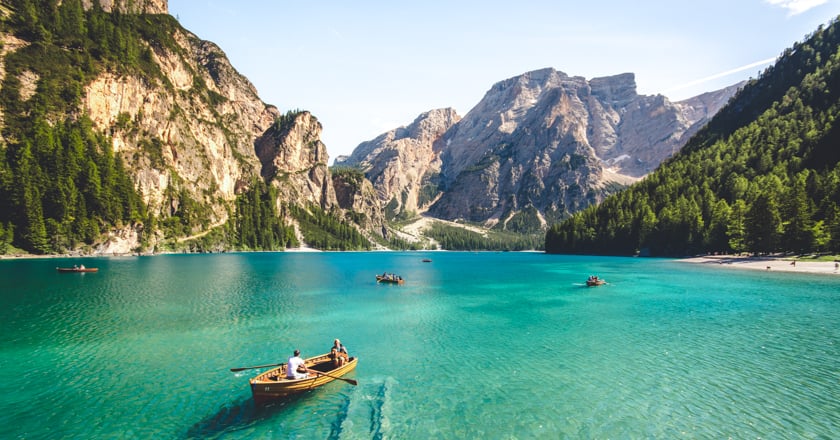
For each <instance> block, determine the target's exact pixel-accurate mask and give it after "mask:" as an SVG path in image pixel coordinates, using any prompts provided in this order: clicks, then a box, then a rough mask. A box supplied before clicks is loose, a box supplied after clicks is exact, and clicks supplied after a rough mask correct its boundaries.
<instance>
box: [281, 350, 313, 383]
mask: <svg viewBox="0 0 840 440" xmlns="http://www.w3.org/2000/svg"><path fill="white" fill-rule="evenodd" d="M307 377H309V370H308V369H307V368H306V364H305V362H304V361H303V359H301V357H300V350H295V355H294V356H292V357H290V358H289V362H288V363H286V379H305V378H307Z"/></svg>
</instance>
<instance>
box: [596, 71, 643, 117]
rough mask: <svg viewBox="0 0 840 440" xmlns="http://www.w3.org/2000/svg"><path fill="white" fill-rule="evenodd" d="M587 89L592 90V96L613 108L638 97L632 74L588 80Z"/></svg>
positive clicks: (634, 77) (634, 78)
mask: <svg viewBox="0 0 840 440" xmlns="http://www.w3.org/2000/svg"><path fill="white" fill-rule="evenodd" d="M589 87H590V88H591V89H592V96H595V97H596V98H598V99H599V100H600V101H602V102H604V103H606V104H609V105H610V106H612V107H613V108H618V107H623V106H625V105H627V104H629V103H630V101H632V100H633V99H635V98H636V97H637V96H638V95H637V94H636V75H635V74H633V73H622V74H619V75H614V76H606V77H601V78H592V79H591V80H589Z"/></svg>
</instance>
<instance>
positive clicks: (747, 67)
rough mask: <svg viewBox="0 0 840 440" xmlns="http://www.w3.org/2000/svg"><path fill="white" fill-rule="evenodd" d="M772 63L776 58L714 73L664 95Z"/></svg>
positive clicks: (677, 87)
mask: <svg viewBox="0 0 840 440" xmlns="http://www.w3.org/2000/svg"><path fill="white" fill-rule="evenodd" d="M774 61H776V58H768V59H766V60H761V61H756V62H754V63H750V64H747V65H746V66H741V67H736V68H734V69H729V70H727V71H725V72H720V73H716V74H714V75H710V76H707V77H705V78H700V79H697V80H694V81H691V82H688V83H685V84H682V85H679V86H675V87H671V88H670V89H668V90H666V91H665V93H667V92H673V91H675V90H681V89H684V88H686V87H691V86H696V85H697V84H703V83H704V82H707V81H711V80H713V79H718V78H723V77H724V76H728V75H732V74H733V73H738V72H742V71H744V70H747V69H752V68H753V67H758V66H763V65H766V64H770V63H772V62H774Z"/></svg>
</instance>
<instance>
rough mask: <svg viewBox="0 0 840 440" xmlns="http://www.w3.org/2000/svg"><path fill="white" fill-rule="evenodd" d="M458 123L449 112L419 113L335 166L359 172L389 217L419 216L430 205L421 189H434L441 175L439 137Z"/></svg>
mask: <svg viewBox="0 0 840 440" xmlns="http://www.w3.org/2000/svg"><path fill="white" fill-rule="evenodd" d="M460 120H461V117H460V116H458V114H457V113H456V112H455V110H454V109H452V108H442V109H436V110H431V111H428V112H425V113H422V114H421V115H419V116H418V117H417V118H416V119H415V120H414V122H412V123H411V124H409V125H408V126H404V127H399V128H396V129H394V130H391V131H389V132H387V133H384V134H382V135H380V136H378V137H377V138H376V139H374V140H372V141H369V142H363V143H361V144H359V146H358V147H356V149H355V150H354V151H353V154H351V155H350V156H349V157H347V158H342V160H340V161H339V160H338V159H337V160H336V165H347V166H353V167H357V168H359V169H361V170H362V171H363V172H364V173H365V175H366V176H367V177H368V178H369V179H371V181H372V183H373V184H374V187H375V188H376V190H377V192H378V194H379V199H380V200H381V201H382V202H383V204H384V205H388V210H389V214H390V215H392V216H395V215H399V214H401V213H407V212H420V211H422V210H424V209H425V207H427V206H428V204H429V203H430V202H431V199H430V198H429V197H424V195H423V194H425V193H424V192H423V188H424V187H433V186H434V185H435V181H436V179H437V176H438V174H439V173H440V164H441V162H440V157H439V151H440V148H442V147H441V143H440V140H441V137H442V136H443V134H444V133H446V132H447V131H448V130H449V129H450V128H452V127H453V126H454V125H455V124H457V123H458V121H460ZM432 192H433V191H432Z"/></svg>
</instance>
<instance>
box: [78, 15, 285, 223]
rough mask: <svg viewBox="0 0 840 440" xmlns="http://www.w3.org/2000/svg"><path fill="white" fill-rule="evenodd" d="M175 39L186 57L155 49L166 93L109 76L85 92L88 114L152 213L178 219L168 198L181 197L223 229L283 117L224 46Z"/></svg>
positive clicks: (185, 35) (185, 36)
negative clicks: (266, 138) (230, 205)
mask: <svg viewBox="0 0 840 440" xmlns="http://www.w3.org/2000/svg"><path fill="white" fill-rule="evenodd" d="M174 38H175V39H176V41H177V43H178V46H179V47H180V48H181V49H183V50H182V51H179V52H180V53H176V52H175V51H171V50H169V49H166V48H162V47H155V48H154V57H155V61H156V62H157V64H158V65H159V66H160V70H161V72H162V74H163V75H164V76H165V78H166V82H168V85H166V84H164V82H149V81H147V80H145V79H142V78H139V77H134V76H116V75H114V74H111V73H104V74H102V75H101V76H99V77H98V78H96V79H94V80H93V81H92V82H91V83H90V85H89V86H88V87H87V89H86V90H85V93H84V98H83V101H82V106H83V109H82V110H83V111H84V112H86V113H87V114H88V115H90V117H91V119H92V120H93V122H94V124H95V126H96V127H97V128H98V129H100V130H102V131H103V132H106V133H109V134H111V136H112V139H113V146H114V150H115V151H116V152H118V153H120V154H122V156H123V157H124V159H125V160H126V162H127V163H128V164H129V167H130V169H132V170H133V173H134V176H135V181H136V184H137V186H138V188H139V189H140V191H141V192H142V194H143V196H144V198H145V200H146V202H147V203H148V204H149V206H150V209H151V210H152V212H154V213H156V214H161V215H163V216H164V217H165V216H167V215H169V214H172V213H174V212H176V211H177V209H178V206H177V203H178V202H177V201H176V200H173V199H172V197H170V195H169V194H171V193H172V192H173V191H174V192H178V191H182V190H183V191H186V192H187V193H188V194H189V195H190V196H191V197H192V198H193V199H194V200H196V201H198V202H199V203H201V204H203V205H205V206H207V207H209V210H210V212H211V214H210V216H211V218H209V219H208V221H209V223H212V224H220V223H223V222H224V221H225V220H226V219H227V211H226V209H225V206H224V203H220V202H225V201H230V200H232V199H233V198H234V197H235V196H236V193H237V191H238V190H240V189H241V188H243V187H244V186H246V185H247V184H248V183H249V182H250V181H251V178H252V177H253V176H254V175H257V173H258V172H259V170H260V167H261V165H260V162H259V160H258V158H257V157H256V154H255V152H254V141H255V140H256V138H257V136H259V135H261V134H262V133H263V132H264V131H265V130H266V128H267V127H269V126H271V124H272V123H273V122H274V121H275V119H276V118H277V117H278V116H279V112H278V111H277V109H276V108H274V107H273V106H270V105H266V104H265V103H263V102H262V101H261V100H260V99H259V97H258V96H257V91H256V89H255V88H254V86H253V85H252V84H251V83H250V82H249V81H248V80H247V79H246V78H244V77H243V76H241V75H240V74H239V73H238V72H236V70H235V69H234V68H233V67H232V66H231V65H230V63H229V61H228V60H227V57H226V56H225V54H224V53H223V52H222V51H221V49H219V47H218V46H216V45H215V44H213V43H210V42H207V41H202V40H200V39H199V38H197V37H196V36H195V35H193V34H191V33H189V32H187V31H182V32H179V33H178V34H177V35H175V36H174ZM197 84H203V87H201V86H197Z"/></svg>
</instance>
